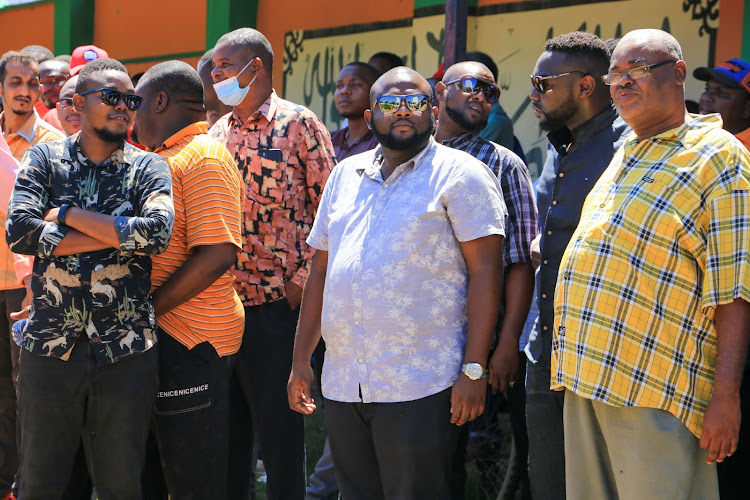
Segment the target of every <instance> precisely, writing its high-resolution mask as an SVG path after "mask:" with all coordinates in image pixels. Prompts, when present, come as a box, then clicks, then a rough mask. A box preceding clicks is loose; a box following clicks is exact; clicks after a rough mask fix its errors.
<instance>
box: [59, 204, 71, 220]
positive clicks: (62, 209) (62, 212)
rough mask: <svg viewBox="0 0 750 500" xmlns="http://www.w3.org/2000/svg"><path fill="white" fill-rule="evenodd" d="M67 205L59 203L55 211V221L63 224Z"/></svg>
mask: <svg viewBox="0 0 750 500" xmlns="http://www.w3.org/2000/svg"><path fill="white" fill-rule="evenodd" d="M68 208H69V205H68V204H67V203H66V204H63V205H60V209H59V210H58V211H57V223H58V224H60V225H63V226H64V225H65V215H66V214H67V213H68Z"/></svg>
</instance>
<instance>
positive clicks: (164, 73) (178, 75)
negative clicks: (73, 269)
mask: <svg viewBox="0 0 750 500" xmlns="http://www.w3.org/2000/svg"><path fill="white" fill-rule="evenodd" d="M136 94H138V95H139V96H140V97H142V98H143V104H142V105H141V107H140V108H139V110H138V114H137V115H136V119H135V125H134V132H133V135H134V138H137V141H138V142H139V143H140V144H142V145H144V146H146V147H147V148H149V150H153V151H154V152H156V153H158V154H160V155H162V156H163V157H165V158H166V159H167V162H168V163H169V166H170V169H171V171H172V189H173V196H174V204H175V221H174V230H173V233H172V240H171V242H170V243H169V248H167V251H166V252H164V253H163V254H161V255H158V256H154V257H153V259H152V261H153V269H152V272H151V281H152V284H153V285H152V286H153V292H152V293H153V301H154V302H153V303H154V309H155V311H156V315H157V321H158V323H159V329H160V338H159V356H160V357H159V362H160V368H159V393H158V395H157V398H156V403H155V407H154V419H153V426H152V429H153V431H154V434H155V435H156V439H157V442H158V444H159V452H160V455H161V461H162V465H163V470H164V476H165V479H166V483H167V488H168V489H169V493H170V497H171V498H174V499H183V498H227V495H226V483H227V473H226V471H227V466H228V456H229V455H228V445H229V442H228V427H229V412H228V402H229V379H230V375H231V368H232V360H233V354H235V353H236V352H237V351H238V350H239V348H240V343H241V342H242V334H243V332H244V326H245V315H244V310H243V308H242V303H241V302H240V299H239V296H238V295H237V292H235V290H234V287H233V283H234V276H232V275H231V274H230V273H229V272H227V271H228V270H229V268H230V267H231V266H232V264H234V261H235V259H236V256H237V252H238V251H239V249H240V246H241V233H240V230H241V213H242V212H241V196H242V179H241V178H240V175H239V171H238V170H237V166H236V164H235V162H234V159H233V158H232V155H231V154H230V153H229V151H227V149H226V148H225V147H224V146H223V145H221V144H220V143H218V142H217V141H215V140H213V139H210V138H209V137H208V135H206V132H207V131H208V124H207V123H206V122H200V121H198V120H200V119H201V116H202V112H203V83H202V81H201V78H200V76H198V73H197V72H196V71H195V70H194V69H193V68H192V67H191V66H189V65H188V64H186V63H184V62H181V61H167V62H164V63H161V64H157V65H156V66H153V67H152V68H151V69H149V70H148V71H147V72H146V74H145V75H143V77H142V78H141V79H140V81H139V82H138V86H137V87H136Z"/></svg>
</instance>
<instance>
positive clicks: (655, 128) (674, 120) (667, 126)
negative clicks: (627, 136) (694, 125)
mask: <svg viewBox="0 0 750 500" xmlns="http://www.w3.org/2000/svg"><path fill="white" fill-rule="evenodd" d="M688 120H690V115H689V114H688V112H687V109H685V108H684V107H683V108H682V110H681V113H680V114H679V115H677V114H676V113H675V114H674V115H671V116H666V117H664V119H663V120H661V121H659V122H658V123H655V124H653V125H649V126H646V127H643V128H637V129H636V127H633V131H634V132H635V135H636V136H637V137H638V140H639V141H642V140H644V139H648V138H650V137H654V136H656V135H659V134H661V133H664V132H666V131H667V130H672V129H674V128H677V127H679V126H680V125H683V124H685V122H687V121H688Z"/></svg>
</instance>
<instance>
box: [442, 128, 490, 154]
mask: <svg viewBox="0 0 750 500" xmlns="http://www.w3.org/2000/svg"><path fill="white" fill-rule="evenodd" d="M481 132H482V131H481V130H477V131H475V132H466V133H465V134H461V135H459V136H456V137H452V138H450V139H446V140H444V141H443V146H448V147H451V148H453V149H461V147H462V146H465V145H467V144H469V143H471V142H473V141H475V140H476V139H477V137H479V138H480V139H481V136H480V135H479V134H480V133H481Z"/></svg>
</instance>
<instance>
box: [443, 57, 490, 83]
mask: <svg viewBox="0 0 750 500" xmlns="http://www.w3.org/2000/svg"><path fill="white" fill-rule="evenodd" d="M466 75H469V76H473V77H475V78H479V79H480V80H482V81H485V82H488V83H492V84H493V85H494V84H495V77H494V76H493V75H492V71H490V69H489V68H488V67H487V66H485V65H484V64H482V63H480V62H477V61H464V62H460V63H456V64H454V65H453V66H451V67H450V68H448V69H447V70H446V71H445V75H444V76H443V83H445V82H451V81H453V80H458V79H459V78H461V77H463V76H466Z"/></svg>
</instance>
